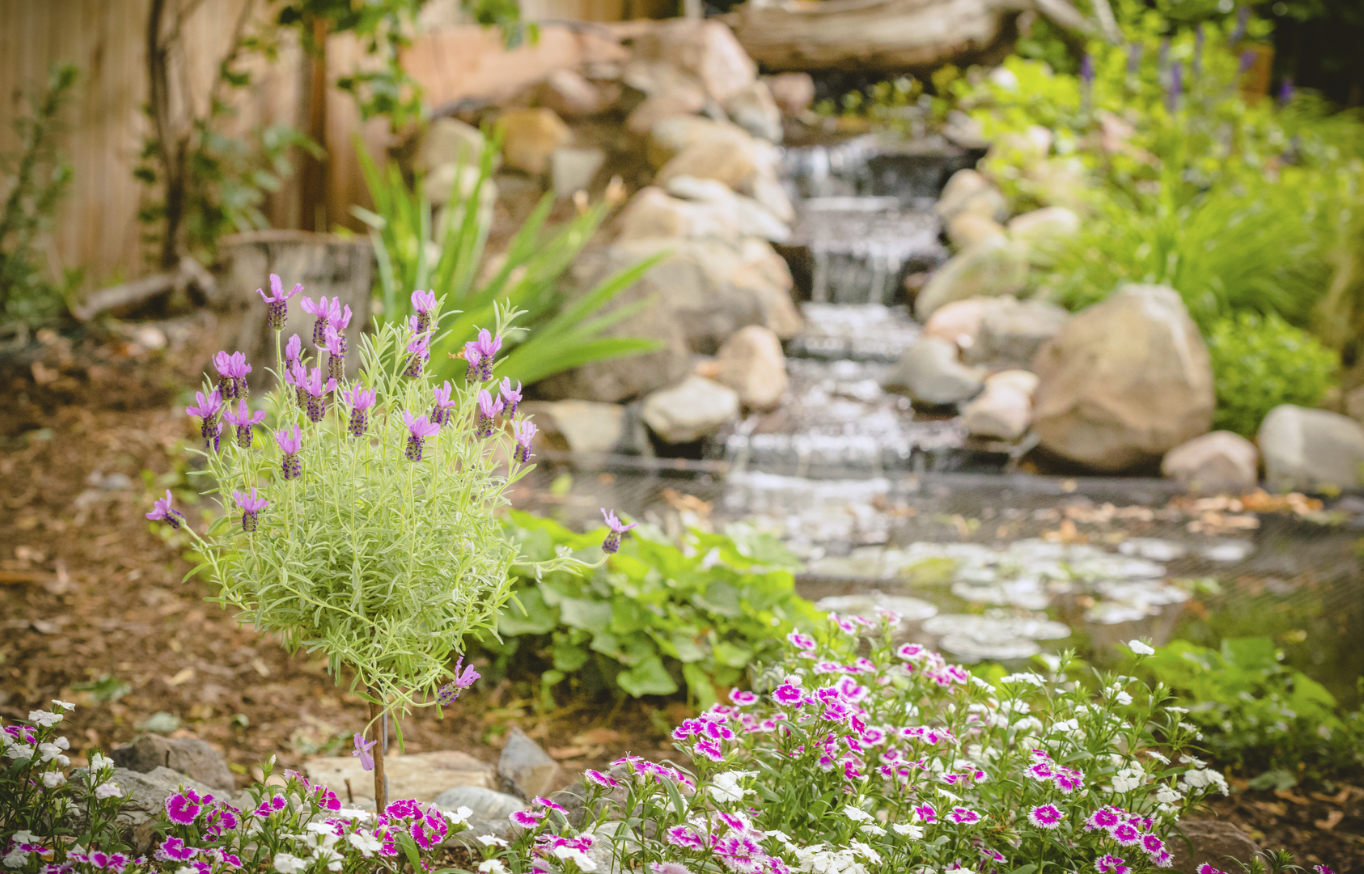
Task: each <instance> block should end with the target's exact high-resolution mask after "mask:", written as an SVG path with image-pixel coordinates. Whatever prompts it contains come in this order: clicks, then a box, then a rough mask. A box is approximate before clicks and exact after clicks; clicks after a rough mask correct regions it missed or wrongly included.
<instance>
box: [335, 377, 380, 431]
mask: <svg viewBox="0 0 1364 874" xmlns="http://www.w3.org/2000/svg"><path fill="white" fill-rule="evenodd" d="M341 396H342V397H343V398H345V399H346V403H348V404H350V424H349V429H350V436H352V437H363V436H364V434H365V430H366V429H367V428H369V408H370V407H372V406H374V389H372V388H371V389H367V388H361V387H360V386H358V385H357V386H354V387H353V388H352V389H351V390H350V391H348V392H344V393H342V395H341Z"/></svg>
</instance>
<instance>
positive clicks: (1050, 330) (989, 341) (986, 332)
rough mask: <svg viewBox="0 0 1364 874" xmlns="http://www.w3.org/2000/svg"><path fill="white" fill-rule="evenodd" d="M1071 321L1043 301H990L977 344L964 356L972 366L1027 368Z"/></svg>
mask: <svg viewBox="0 0 1364 874" xmlns="http://www.w3.org/2000/svg"><path fill="white" fill-rule="evenodd" d="M1069 319H1070V313H1068V312H1067V311H1066V310H1065V309H1064V308H1062V307H1059V306H1057V305H1056V304H1054V303H1049V302H1047V301H1043V300H1026V301H1019V300H1015V299H1014V298H1012V297H1001V298H995V299H993V300H991V301H990V302H989V303H988V304H987V305H986V306H985V308H984V311H983V312H982V314H981V318H980V332H979V333H978V334H977V335H976V342H975V343H973V344H972V345H971V347H970V348H969V349H967V350H965V354H964V355H963V357H964V358H965V359H966V360H967V361H969V362H971V363H972V364H989V365H991V366H993V367H1029V366H1031V365H1032V361H1033V359H1034V358H1036V357H1037V351H1038V350H1039V349H1041V348H1042V344H1043V343H1046V342H1047V341H1048V340H1050V339H1051V338H1052V337H1055V336H1056V335H1057V334H1058V333H1060V331H1061V328H1062V327H1063V326H1064V325H1065V324H1066V322H1067V321H1068V320H1069Z"/></svg>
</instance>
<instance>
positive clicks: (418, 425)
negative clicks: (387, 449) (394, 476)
mask: <svg viewBox="0 0 1364 874" xmlns="http://www.w3.org/2000/svg"><path fill="white" fill-rule="evenodd" d="M403 424H404V425H406V426H407V450H406V452H405V454H406V455H407V458H408V460H409V461H421V460H422V448H423V446H425V444H426V438H427V437H434V436H435V435H437V434H439V433H440V426H439V425H437V424H436V423H434V422H432V421H430V420H429V419H427V418H426V417H425V416H416V417H413V415H412V414H411V413H409V412H407V411H406V410H404V411H403Z"/></svg>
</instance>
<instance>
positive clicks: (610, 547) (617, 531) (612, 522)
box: [601, 507, 639, 554]
mask: <svg viewBox="0 0 1364 874" xmlns="http://www.w3.org/2000/svg"><path fill="white" fill-rule="evenodd" d="M601 515H602V518H603V519H605V520H606V527H607V528H610V529H611V531H610V533H609V534H607V535H606V540H604V541H602V545H601V549H602V552H605V553H607V554H610V553H613V552H615V551H616V550H618V549H620V539H621V537H622V536H623V535H624V534H625V533H626V532H627V531H629V530H630V529H631V528H634V527H635V526H636V525H638V524H639V523H638V522H631V523H630V524H629V525H622V524H621V522H620V520H619V519H617V518H616V513H615V511H614V510H612V511H608V510H607V509H606V508H605V507H603V508H602V511H601Z"/></svg>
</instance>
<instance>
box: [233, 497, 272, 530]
mask: <svg viewBox="0 0 1364 874" xmlns="http://www.w3.org/2000/svg"><path fill="white" fill-rule="evenodd" d="M232 497H233V498H234V499H236V501H237V506H238V507H241V508H242V530H243V531H245V532H247V533H248V534H250V533H251V532H252V531H255V530H256V514H257V513H259V512H260V511H261V510H264V509H265V508H266V506H267V505H269V503H270V502H269V501H267V500H265V499H264V498H258V497H256V487H255V486H252V487H251V494H249V495H248V494H245V493H243V492H238V491H233V492H232Z"/></svg>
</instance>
